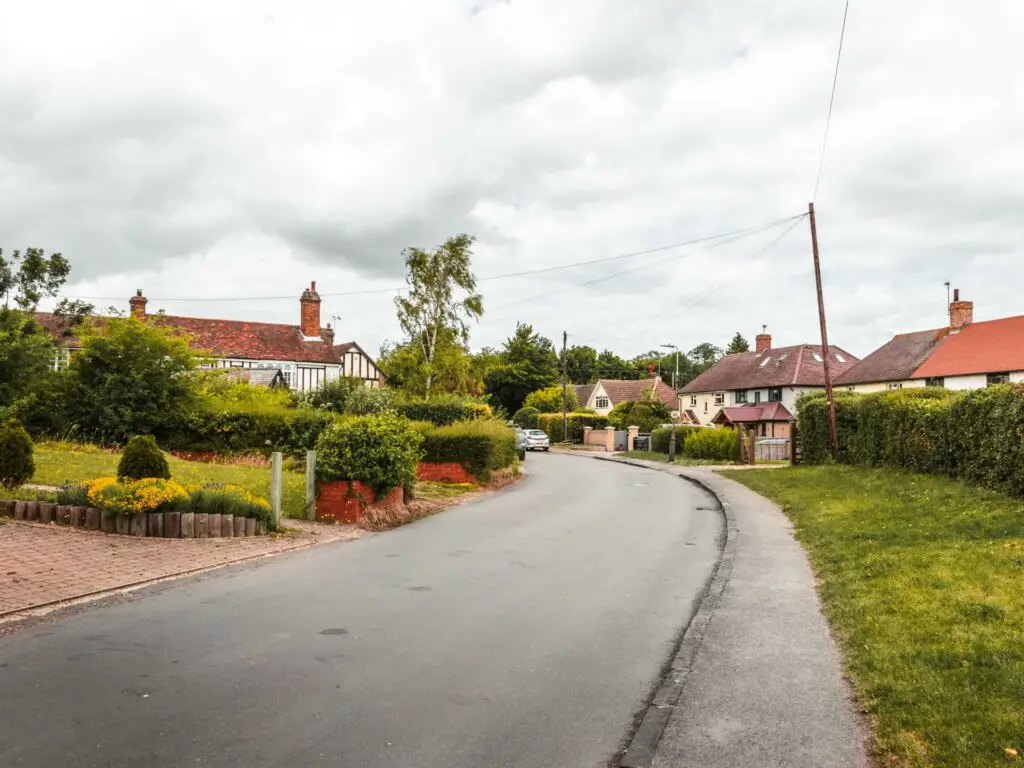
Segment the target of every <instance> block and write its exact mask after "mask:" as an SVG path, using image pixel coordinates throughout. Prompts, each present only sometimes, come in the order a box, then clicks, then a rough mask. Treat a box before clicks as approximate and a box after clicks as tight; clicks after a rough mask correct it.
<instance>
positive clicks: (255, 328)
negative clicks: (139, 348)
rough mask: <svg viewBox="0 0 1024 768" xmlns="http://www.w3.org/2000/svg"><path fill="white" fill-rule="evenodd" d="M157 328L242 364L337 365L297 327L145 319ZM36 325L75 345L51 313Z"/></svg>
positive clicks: (324, 346) (327, 348)
mask: <svg viewBox="0 0 1024 768" xmlns="http://www.w3.org/2000/svg"><path fill="white" fill-rule="evenodd" d="M148 318H149V319H151V320H153V321H154V322H155V323H157V324H158V325H165V326H170V327H172V328H176V329H179V330H182V331H184V332H186V333H188V334H190V335H191V336H192V346H193V347H194V348H195V349H199V350H203V351H204V352H208V353H209V354H211V355H213V356H214V357H229V358H241V359H246V360H279V361H281V362H295V363H324V364H334V365H338V364H340V359H339V357H338V353H337V352H336V351H335V350H334V349H333V348H332V347H331V345H330V344H328V343H327V342H325V341H323V340H321V339H316V340H313V341H307V340H306V339H304V338H303V336H302V331H301V330H300V329H299V326H297V325H285V324H282V323H250V322H246V321H243V320H215V319H210V318H202V317H176V316H174V315H149V316H148ZM36 321H37V322H38V323H39V324H40V325H42V326H43V327H44V328H46V329H47V330H49V331H50V333H52V334H53V335H54V337H55V338H56V339H57V341H58V342H61V341H64V342H65V343H68V342H70V343H71V344H72V345H73V344H75V343H77V340H76V339H75V337H74V334H68V333H67V332H66V329H64V328H62V324H61V319H60V318H59V317H56V316H55V315H54V314H53V313H51V312H36Z"/></svg>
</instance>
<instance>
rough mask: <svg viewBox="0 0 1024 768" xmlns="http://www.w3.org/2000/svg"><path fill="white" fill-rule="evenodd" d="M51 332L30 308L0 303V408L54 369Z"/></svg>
mask: <svg viewBox="0 0 1024 768" xmlns="http://www.w3.org/2000/svg"><path fill="white" fill-rule="evenodd" d="M53 356H54V346H53V337H52V336H51V335H50V332H49V331H47V330H46V329H45V328H43V327H42V326H40V325H39V324H38V323H37V322H36V321H35V320H34V319H33V317H32V315H31V314H29V313H28V312H21V311H18V310H13V309H7V308H4V307H0V409H4V408H7V407H10V406H13V405H15V404H16V403H17V402H18V401H20V400H21V399H22V398H24V397H26V396H28V395H30V393H31V392H32V390H33V389H34V388H35V387H36V386H37V385H38V384H39V383H40V382H41V381H42V380H43V379H45V378H46V377H47V376H48V375H49V374H50V373H51V372H52V369H53Z"/></svg>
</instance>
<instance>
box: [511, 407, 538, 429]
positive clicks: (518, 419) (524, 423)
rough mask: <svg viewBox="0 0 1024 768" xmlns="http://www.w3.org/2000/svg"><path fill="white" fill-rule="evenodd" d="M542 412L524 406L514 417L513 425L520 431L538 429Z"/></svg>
mask: <svg viewBox="0 0 1024 768" xmlns="http://www.w3.org/2000/svg"><path fill="white" fill-rule="evenodd" d="M539 416H540V411H538V410H537V409H536V408H531V407H530V406H524V407H523V408H520V409H519V410H518V411H516V412H515V415H514V416H512V423H513V424H515V425H516V426H517V427H519V428H520V429H538V428H539V427H538V426H537V424H538V417H539Z"/></svg>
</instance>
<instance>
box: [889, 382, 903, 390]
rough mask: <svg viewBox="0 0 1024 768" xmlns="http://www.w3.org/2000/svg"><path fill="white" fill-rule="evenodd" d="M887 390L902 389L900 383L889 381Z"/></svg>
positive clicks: (901, 383)
mask: <svg viewBox="0 0 1024 768" xmlns="http://www.w3.org/2000/svg"><path fill="white" fill-rule="evenodd" d="M888 386H889V389H903V382H902V381H891V382H889V385H888Z"/></svg>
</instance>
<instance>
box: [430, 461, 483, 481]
mask: <svg viewBox="0 0 1024 768" xmlns="http://www.w3.org/2000/svg"><path fill="white" fill-rule="evenodd" d="M416 477H417V478H419V479H420V480H425V481H427V482H431V483H475V482H476V478H475V477H473V476H472V475H471V474H469V472H467V471H466V468H465V467H464V466H462V465H461V464H458V463H456V462H435V461H421V462H420V463H419V464H417V465H416Z"/></svg>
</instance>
